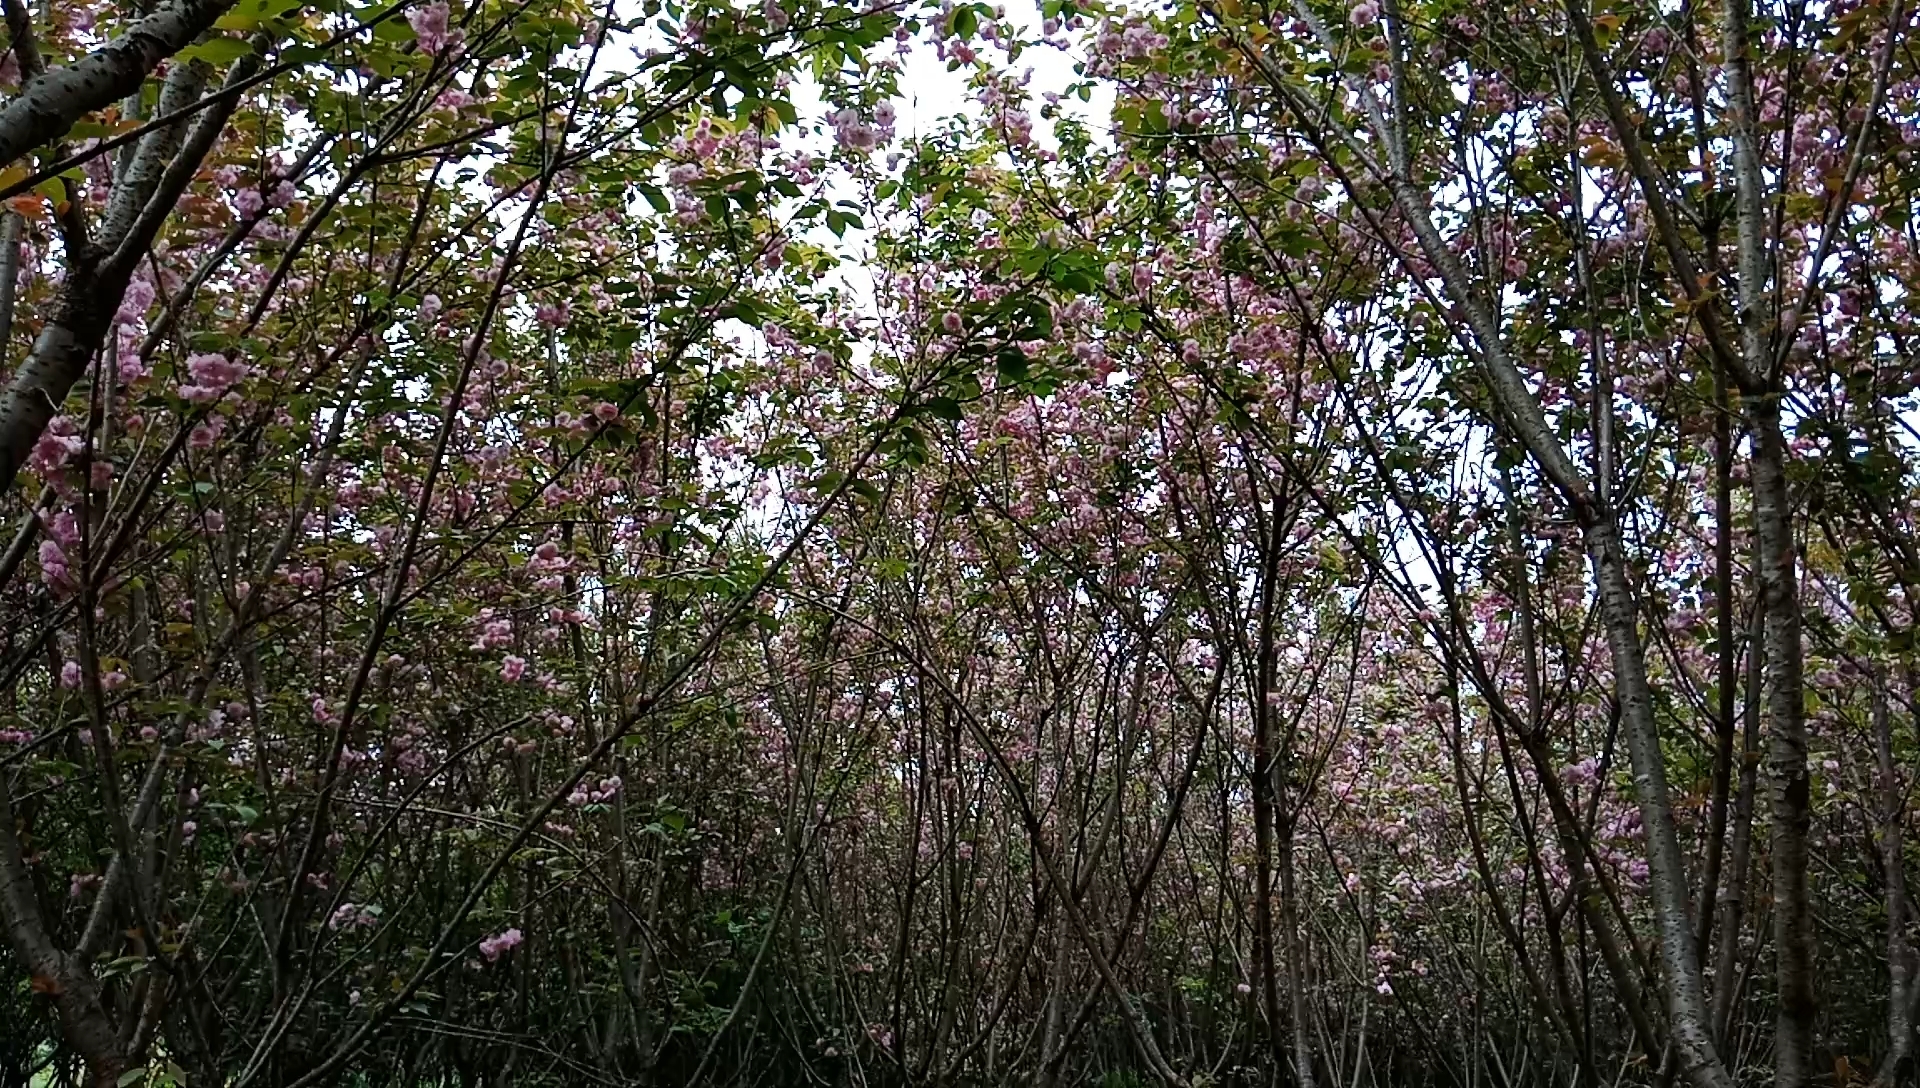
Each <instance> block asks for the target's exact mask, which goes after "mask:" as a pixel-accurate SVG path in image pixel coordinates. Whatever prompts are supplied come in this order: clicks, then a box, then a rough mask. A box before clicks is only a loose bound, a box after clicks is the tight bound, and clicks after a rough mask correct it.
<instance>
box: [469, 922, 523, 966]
mask: <svg viewBox="0 0 1920 1088" xmlns="http://www.w3.org/2000/svg"><path fill="white" fill-rule="evenodd" d="M525 939H526V938H524V937H522V936H521V935H520V931H519V930H518V929H509V930H506V931H505V932H502V933H496V934H494V935H493V936H491V937H488V938H486V939H484V940H482V941H481V942H480V954H481V955H482V956H485V957H486V958H487V962H488V963H493V962H494V961H496V960H498V959H499V958H500V954H501V953H503V952H511V951H513V950H514V949H515V948H518V947H519V946H520V942H521V941H523V940H525Z"/></svg>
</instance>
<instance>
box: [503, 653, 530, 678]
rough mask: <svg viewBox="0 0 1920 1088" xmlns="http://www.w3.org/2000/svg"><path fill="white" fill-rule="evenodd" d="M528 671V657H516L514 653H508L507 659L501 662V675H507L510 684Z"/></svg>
mask: <svg viewBox="0 0 1920 1088" xmlns="http://www.w3.org/2000/svg"><path fill="white" fill-rule="evenodd" d="M526 673H527V659H526V658H524V657H515V656H514V655H512V654H508V655H507V657H506V660H504V661H502V662H500V675H501V676H502V677H505V678H506V681H507V682H508V683H510V684H511V683H513V682H514V681H516V680H518V679H520V678H521V677H522V676H525V675H526Z"/></svg>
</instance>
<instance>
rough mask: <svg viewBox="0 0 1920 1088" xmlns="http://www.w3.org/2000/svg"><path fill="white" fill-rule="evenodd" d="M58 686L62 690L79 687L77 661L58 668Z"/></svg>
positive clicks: (78, 665) (78, 666)
mask: <svg viewBox="0 0 1920 1088" xmlns="http://www.w3.org/2000/svg"><path fill="white" fill-rule="evenodd" d="M60 686H61V687H63V688H77V687H79V686H80V663H79V662H78V661H69V662H67V663H66V664H64V665H62V666H60Z"/></svg>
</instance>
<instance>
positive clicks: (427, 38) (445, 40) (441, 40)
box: [407, 0, 465, 57]
mask: <svg viewBox="0 0 1920 1088" xmlns="http://www.w3.org/2000/svg"><path fill="white" fill-rule="evenodd" d="M407 25H408V26H410V27H412V28H413V36H414V37H415V38H417V39H419V42H420V51H421V52H422V53H425V54H426V55H428V56H430V57H431V56H436V55H438V54H439V53H441V52H443V51H445V50H447V49H449V48H452V47H454V46H457V45H459V44H460V40H461V39H462V38H463V37H465V35H464V34H463V33H462V32H461V31H458V30H448V29H447V2H446V0H436V2H435V3H432V4H428V5H426V6H425V7H418V8H415V9H413V10H412V11H410V12H408V13H407Z"/></svg>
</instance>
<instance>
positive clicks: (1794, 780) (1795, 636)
mask: <svg viewBox="0 0 1920 1088" xmlns="http://www.w3.org/2000/svg"><path fill="white" fill-rule="evenodd" d="M1747 411H1748V414H1749V417H1750V418H1751V420H1752V422H1753V436H1754V451H1753V517H1754V528H1755V530H1756V535H1757V536H1758V538H1759V547H1760V563H1759V568H1758V569H1759V577H1760V586H1761V590H1762V593H1763V595H1764V596H1765V598H1766V602H1767V619H1766V644H1767V804H1768V809H1769V811H1770V814H1771V816H1772V829H1771V836H1770V839H1771V841H1770V853H1771V856H1772V863H1773V943H1774V955H1775V977H1776V984H1777V986H1778V989H1779V1002H1780V1008H1779V1013H1778V1016H1777V1017H1776V1019H1775V1026H1774V1051H1775V1058H1774V1061H1775V1066H1774V1083H1775V1085H1777V1088H1800V1086H1802V1085H1804V1084H1806V1083H1808V1081H1809V1080H1810V1079H1811V1078H1812V1076H1813V1031H1814V1015H1815V1012H1816V1011H1817V1007H1816V1003H1815V998H1814V987H1813V908H1812V906H1811V903H1810V902H1809V898H1808V894H1807V836H1808V831H1809V828H1810V827H1811V825H1812V814H1811V809H1810V799H1811V798H1810V785H1809V781H1808V777H1807V720H1806V703H1805V696H1804V694H1803V693H1802V691H1801V686H1802V660H1803V659H1802V651H1801V646H1800V601H1799V590H1798V588H1797V587H1798V582H1797V579H1796V576H1795V569H1794V568H1795V561H1796V557H1795V551H1794V544H1793V527H1792V520H1791V519H1792V517H1793V512H1792V509H1791V508H1790V507H1789V506H1788V498H1787V476H1786V457H1787V450H1786V437H1785V435H1784V434H1782V433H1781V429H1780V403H1779V400H1778V399H1777V397H1774V396H1759V397H1750V398H1748V402H1747Z"/></svg>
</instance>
